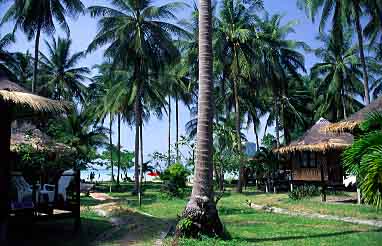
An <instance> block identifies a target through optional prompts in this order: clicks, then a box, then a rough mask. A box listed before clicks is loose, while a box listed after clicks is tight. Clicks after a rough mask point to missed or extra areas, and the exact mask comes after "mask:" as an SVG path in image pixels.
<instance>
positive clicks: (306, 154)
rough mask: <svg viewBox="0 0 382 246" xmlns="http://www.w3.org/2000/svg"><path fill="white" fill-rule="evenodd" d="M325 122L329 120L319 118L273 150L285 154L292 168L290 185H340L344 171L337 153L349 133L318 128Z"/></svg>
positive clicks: (348, 142) (346, 143) (347, 143)
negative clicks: (292, 138)
mask: <svg viewBox="0 0 382 246" xmlns="http://www.w3.org/2000/svg"><path fill="white" fill-rule="evenodd" d="M328 125H330V122H329V121H328V120H326V119H323V118H321V119H320V120H318V121H317V122H316V124H315V125H314V126H313V127H312V128H311V129H309V130H308V131H307V132H306V133H305V134H304V135H303V136H302V137H301V138H300V139H298V140H296V141H293V142H292V143H291V144H289V145H287V146H284V147H281V148H279V149H276V150H275V152H277V153H279V154H283V155H287V157H288V159H289V161H290V167H291V171H292V172H291V175H292V177H291V182H292V184H301V183H317V184H321V185H322V186H323V187H326V186H328V185H329V186H339V185H341V186H342V182H343V175H344V172H343V169H342V166H341V164H340V154H341V152H342V151H343V150H344V149H345V148H346V147H348V146H350V145H351V144H352V142H353V135H351V134H349V133H342V134H335V133H329V132H323V131H321V128H322V127H326V126H328Z"/></svg>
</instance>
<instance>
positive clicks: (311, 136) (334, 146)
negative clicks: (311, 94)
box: [275, 118, 353, 154]
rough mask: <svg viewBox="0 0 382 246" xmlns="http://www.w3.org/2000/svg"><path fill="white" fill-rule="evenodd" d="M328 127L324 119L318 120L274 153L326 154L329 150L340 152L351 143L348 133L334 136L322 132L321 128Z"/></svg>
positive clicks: (351, 139)
mask: <svg viewBox="0 0 382 246" xmlns="http://www.w3.org/2000/svg"><path fill="white" fill-rule="evenodd" d="M328 125H330V122H329V121H328V120H326V119H323V118H321V119H319V120H318V121H317V122H316V124H314V126H312V128H310V129H309V130H308V131H307V132H306V133H305V134H304V135H303V136H302V137H301V138H299V139H298V140H296V141H293V142H292V143H290V144H289V145H288V146H284V147H281V148H279V149H276V150H275V152H278V153H281V154H286V153H291V152H296V151H311V152H324V153H325V152H327V151H329V150H342V149H344V148H346V147H348V146H350V145H351V144H352V142H353V135H351V134H349V133H343V134H340V135H338V134H335V133H329V132H322V131H321V130H320V129H321V128H322V127H325V126H328Z"/></svg>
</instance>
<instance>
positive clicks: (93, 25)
mask: <svg viewBox="0 0 382 246" xmlns="http://www.w3.org/2000/svg"><path fill="white" fill-rule="evenodd" d="M153 2H154V3H155V4H156V5H160V4H163V3H166V2H168V1H165V0H157V1H153ZM185 2H186V3H188V4H189V5H190V6H192V5H193V1H190V0H186V1H185ZM217 2H220V1H217ZM83 3H84V4H85V6H86V7H88V6H91V5H107V4H108V1H105V0H83ZM264 5H265V10H266V11H267V12H269V13H270V14H271V15H272V14H281V15H283V16H284V18H283V22H284V23H286V22H288V21H291V20H297V21H298V24H297V25H296V26H295V33H293V34H291V35H290V36H289V38H290V39H294V40H299V41H304V42H306V43H307V44H308V45H310V47H311V48H318V47H320V42H319V41H317V40H316V39H315V38H316V36H317V34H318V23H312V22H311V20H310V19H308V18H307V16H306V14H305V12H304V11H303V10H300V9H298V8H297V4H296V0H264ZM8 6H9V3H8V4H5V5H4V4H3V5H0V16H3V14H4V12H5V11H6V9H7V8H8ZM190 14H191V9H184V10H181V11H179V12H178V13H177V17H178V18H179V19H187V18H189V17H190ZM68 22H69V27H70V37H71V39H72V43H73V45H72V49H73V50H72V51H73V52H77V51H83V50H85V49H86V48H87V47H88V45H89V43H90V42H91V40H92V39H93V38H94V37H95V35H96V33H97V19H93V18H91V17H90V16H89V15H85V16H80V17H79V18H77V19H76V20H70V19H69V20H68ZM12 29H13V23H8V24H4V25H3V26H1V27H0V34H1V35H4V34H6V33H8V32H10V31H11V30H12ZM59 35H60V36H64V34H63V32H62V31H61V30H59V28H57V31H56V33H55V34H54V36H55V37H57V36H59ZM41 37H42V39H41V41H43V40H48V41H50V40H51V39H52V37H51V36H48V35H45V34H42V36H41ZM26 50H29V51H30V53H32V54H33V53H34V52H33V50H34V42H33V41H32V42H29V41H28V40H27V38H26V36H25V35H24V34H23V33H22V32H20V31H18V32H17V34H16V43H15V44H13V45H11V46H10V51H21V52H26ZM40 50H41V51H42V52H43V53H44V52H45V51H46V45H45V43H44V42H40ZM305 55H306V56H305V59H306V61H305V66H306V68H307V69H310V68H311V67H312V65H313V64H314V63H315V62H317V59H316V58H315V57H314V55H313V54H306V53H305ZM102 61H103V49H99V50H98V51H96V52H94V53H92V54H89V55H87V56H86V58H84V59H83V60H82V62H81V64H79V66H88V67H90V68H91V67H93V66H94V65H95V64H99V63H102ZM93 72H94V73H95V72H96V71H93ZM173 108H175V106H173ZM174 111H175V110H173V115H172V116H171V118H172V122H171V124H172V129H173V131H172V132H171V135H172V143H174V141H175V115H174V114H175V112H174ZM190 119H191V117H190V113H189V111H188V109H187V108H186V107H185V106H184V105H182V104H180V109H179V121H180V122H179V126H180V135H185V124H186V123H187V122H188V121H189V120H190ZM261 121H262V122H264V121H265V119H262V120H261ZM107 124H108V122H105V125H107ZM264 126H265V125H264V124H262V126H261V130H260V138H262V136H263V133H264ZM268 129H269V130H268V132H270V133H273V132H274V129H273V128H272V127H271V128H268ZM244 133H245V134H246V136H247V139H248V141H249V142H255V136H254V134H253V127H252V126H249V127H248V130H244ZM121 135H122V136H121V142H122V143H121V145H122V147H123V148H127V149H129V150H134V136H135V134H134V129H133V128H131V127H129V126H127V125H125V124H124V125H123V127H122V130H121ZM116 139H117V138H116V134H114V143H116ZM167 139H168V120H167V116H166V115H165V116H163V118H162V120H158V119H156V118H155V117H153V118H151V119H150V121H149V122H147V123H145V125H144V129H143V144H144V154H145V159H146V160H147V158H148V157H147V155H148V154H151V153H153V152H154V151H158V152H162V153H163V152H166V151H167V148H168V147H167V146H168V143H167V141H168V140H167Z"/></svg>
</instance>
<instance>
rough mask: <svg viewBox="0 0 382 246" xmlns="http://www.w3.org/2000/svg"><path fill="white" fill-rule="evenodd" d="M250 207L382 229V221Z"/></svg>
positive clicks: (254, 205) (269, 207)
mask: <svg viewBox="0 0 382 246" xmlns="http://www.w3.org/2000/svg"><path fill="white" fill-rule="evenodd" d="M249 206H250V207H251V208H254V209H256V210H262V211H266V212H270V213H277V214H285V215H290V216H303V217H306V218H315V219H324V220H336V221H343V222H348V223H353V224H360V225H369V226H375V227H378V228H382V220H368V219H358V218H354V217H341V216H336V215H328V214H319V213H307V212H291V211H289V210H288V209H284V208H277V207H271V206H262V205H257V204H254V203H249Z"/></svg>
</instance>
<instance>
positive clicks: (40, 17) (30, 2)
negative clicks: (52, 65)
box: [1, 0, 84, 92]
mask: <svg viewBox="0 0 382 246" xmlns="http://www.w3.org/2000/svg"><path fill="white" fill-rule="evenodd" d="M5 1H8V0H3V2H5ZM83 11H84V5H83V4H82V2H81V1H80V0H16V1H14V2H13V4H12V5H11V6H10V7H9V9H8V10H7V11H6V12H5V14H4V16H3V19H2V21H1V24H2V23H5V22H8V21H14V22H15V28H14V29H15V30H16V29H18V28H19V29H21V30H22V31H23V32H24V33H25V34H26V35H27V36H28V39H32V38H33V37H35V50H34V68H33V81H32V92H34V91H35V88H36V83H37V76H38V71H37V67H38V61H39V58H38V56H39V45H40V35H41V31H43V32H46V33H48V34H52V33H54V32H55V25H54V22H55V21H56V23H58V24H59V25H60V27H61V28H62V29H63V30H64V31H65V32H66V33H67V34H69V33H70V30H69V26H68V23H67V21H66V16H68V15H69V16H71V17H76V16H77V15H78V14H79V13H83Z"/></svg>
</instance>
